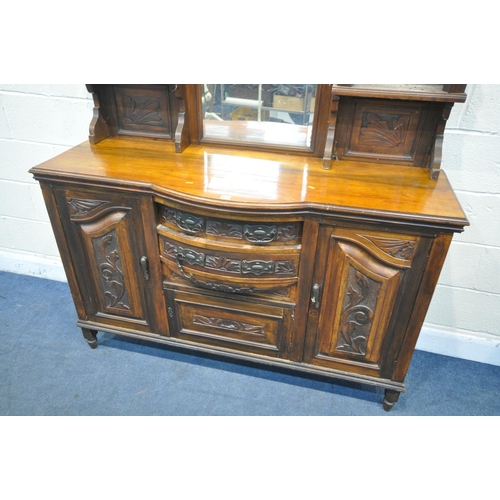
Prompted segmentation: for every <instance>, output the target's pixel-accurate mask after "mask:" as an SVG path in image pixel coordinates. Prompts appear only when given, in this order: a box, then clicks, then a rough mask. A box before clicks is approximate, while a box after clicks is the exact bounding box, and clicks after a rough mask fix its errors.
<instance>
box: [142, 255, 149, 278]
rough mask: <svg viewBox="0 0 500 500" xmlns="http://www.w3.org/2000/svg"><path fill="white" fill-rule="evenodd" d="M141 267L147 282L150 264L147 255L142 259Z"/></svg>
mask: <svg viewBox="0 0 500 500" xmlns="http://www.w3.org/2000/svg"><path fill="white" fill-rule="evenodd" d="M141 267H142V273H143V274H144V279H145V280H146V281H147V280H148V279H149V262H148V258H147V257H146V256H145V255H143V256H142V257H141Z"/></svg>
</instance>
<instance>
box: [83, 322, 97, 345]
mask: <svg viewBox="0 0 500 500" xmlns="http://www.w3.org/2000/svg"><path fill="white" fill-rule="evenodd" d="M82 333H83V336H84V337H85V340H86V341H87V342H88V343H89V346H90V347H91V349H95V348H96V347H97V332H96V331H95V330H91V329H90V328H83V327H82Z"/></svg>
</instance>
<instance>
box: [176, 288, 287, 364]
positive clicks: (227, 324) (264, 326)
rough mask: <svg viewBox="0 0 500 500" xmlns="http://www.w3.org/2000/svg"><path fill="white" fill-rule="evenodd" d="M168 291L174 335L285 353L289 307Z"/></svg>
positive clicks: (241, 348)
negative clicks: (283, 307) (285, 308)
mask: <svg viewBox="0 0 500 500" xmlns="http://www.w3.org/2000/svg"><path fill="white" fill-rule="evenodd" d="M166 295H167V302H168V307H169V310H170V311H171V314H169V316H170V322H171V327H170V331H171V335H173V336H175V337H178V338H180V339H185V340H189V341H191V342H196V343H201V344H208V345H212V346H218V347H229V348H232V349H235V348H237V349H240V350H243V351H248V352H255V353H259V354H266V355H271V356H282V355H283V354H284V353H283V352H282V351H283V349H284V346H285V344H286V342H285V340H286V339H285V338H284V336H285V326H289V325H290V316H291V313H290V312H289V311H286V310H284V309H280V308H277V307H269V306H262V305H255V304H249V303H242V302H239V301H236V300H222V299H218V298H215V297H208V296H203V295H194V294H191V293H184V292H175V291H172V290H167V291H166Z"/></svg>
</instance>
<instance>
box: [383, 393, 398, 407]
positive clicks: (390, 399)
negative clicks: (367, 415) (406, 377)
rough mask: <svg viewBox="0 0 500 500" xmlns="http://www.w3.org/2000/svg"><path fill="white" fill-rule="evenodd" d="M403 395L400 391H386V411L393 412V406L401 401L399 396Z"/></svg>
mask: <svg viewBox="0 0 500 500" xmlns="http://www.w3.org/2000/svg"><path fill="white" fill-rule="evenodd" d="M400 394H401V393H400V392H399V391H393V390H391V389H386V390H385V398H384V410H385V411H391V410H392V408H393V406H394V405H395V404H396V403H397V401H398V399H399V395H400Z"/></svg>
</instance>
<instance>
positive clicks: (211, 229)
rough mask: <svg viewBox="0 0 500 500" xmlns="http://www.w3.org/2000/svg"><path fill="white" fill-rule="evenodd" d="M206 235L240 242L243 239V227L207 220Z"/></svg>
mask: <svg viewBox="0 0 500 500" xmlns="http://www.w3.org/2000/svg"><path fill="white" fill-rule="evenodd" d="M207 234H210V235H212V236H219V237H221V236H223V237H226V238H232V239H235V240H241V239H242V238H243V227H242V225H241V224H235V223H232V222H222V221H216V220H209V221H207Z"/></svg>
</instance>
